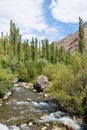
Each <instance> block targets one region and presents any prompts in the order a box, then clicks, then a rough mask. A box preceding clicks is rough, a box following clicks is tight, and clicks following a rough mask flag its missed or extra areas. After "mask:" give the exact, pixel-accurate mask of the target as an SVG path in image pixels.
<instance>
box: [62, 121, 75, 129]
mask: <svg viewBox="0 0 87 130" xmlns="http://www.w3.org/2000/svg"><path fill="white" fill-rule="evenodd" d="M64 125H65V127H66V129H67V130H75V127H74V124H73V123H70V122H69V123H68V122H65V123H64Z"/></svg>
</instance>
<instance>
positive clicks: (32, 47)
mask: <svg viewBox="0 0 87 130" xmlns="http://www.w3.org/2000/svg"><path fill="white" fill-rule="evenodd" d="M34 49H35V42H34V38H33V37H32V41H31V57H32V61H35V51H34Z"/></svg>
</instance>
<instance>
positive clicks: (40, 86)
mask: <svg viewBox="0 0 87 130" xmlns="http://www.w3.org/2000/svg"><path fill="white" fill-rule="evenodd" d="M49 86H50V82H49V81H48V78H47V77H46V76H44V75H40V76H38V77H37V79H36V81H35V83H34V89H36V90H37V92H43V91H44V90H45V89H47V88H48V87H49Z"/></svg>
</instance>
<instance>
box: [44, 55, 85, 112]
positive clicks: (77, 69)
mask: <svg viewBox="0 0 87 130" xmlns="http://www.w3.org/2000/svg"><path fill="white" fill-rule="evenodd" d="M70 60H71V61H70V64H69V65H65V64H64V63H62V64H61V63H58V64H55V65H51V64H50V65H48V66H46V67H45V68H44V70H43V74H45V75H46V76H47V77H48V79H49V80H50V81H51V82H52V84H51V87H50V88H49V89H48V91H47V92H48V93H49V94H50V96H51V97H53V98H55V99H57V100H58V101H59V102H60V104H61V106H62V107H72V108H73V109H75V110H77V111H78V112H79V113H80V114H84V112H85V111H84V110H85V107H84V106H86V108H87V93H86V85H87V53H85V54H83V55H81V54H80V53H75V54H73V55H72V57H71V59H70ZM84 99H85V102H84V103H83V101H84Z"/></svg>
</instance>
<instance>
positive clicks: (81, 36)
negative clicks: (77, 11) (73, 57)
mask: <svg viewBox="0 0 87 130" xmlns="http://www.w3.org/2000/svg"><path fill="white" fill-rule="evenodd" d="M84 49H85V34H84V27H83V20H82V19H81V18H80V17H79V52H80V53H81V54H82V53H83V52H84Z"/></svg>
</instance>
